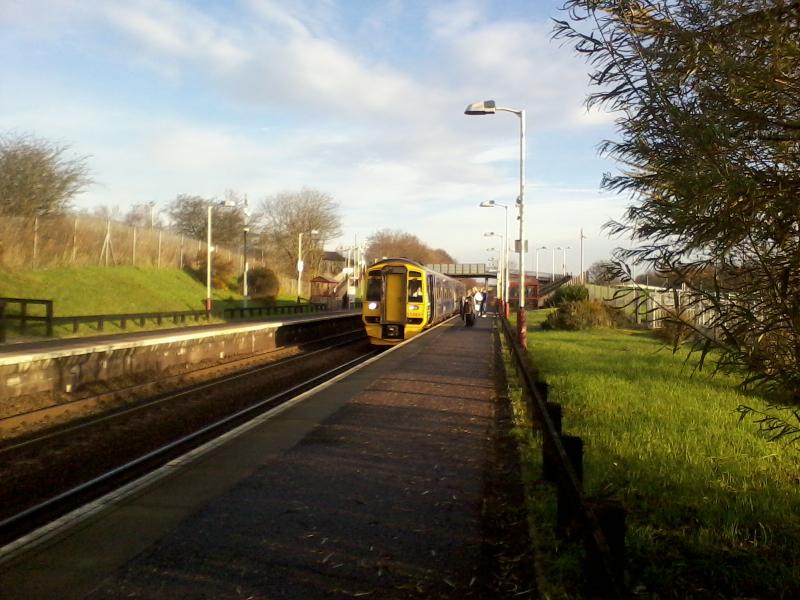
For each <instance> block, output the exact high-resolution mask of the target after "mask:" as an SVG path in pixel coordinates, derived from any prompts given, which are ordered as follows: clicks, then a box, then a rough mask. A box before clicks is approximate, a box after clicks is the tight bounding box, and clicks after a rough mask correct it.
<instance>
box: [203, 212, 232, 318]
mask: <svg viewBox="0 0 800 600" xmlns="http://www.w3.org/2000/svg"><path fill="white" fill-rule="evenodd" d="M214 206H219V207H224V208H230V207H234V206H236V202H234V201H233V200H223V201H222V202H216V203H215V202H209V203H208V222H207V225H206V312H211V253H212V252H213V251H214V247H213V246H212V245H211V211H212V210H213V209H214Z"/></svg>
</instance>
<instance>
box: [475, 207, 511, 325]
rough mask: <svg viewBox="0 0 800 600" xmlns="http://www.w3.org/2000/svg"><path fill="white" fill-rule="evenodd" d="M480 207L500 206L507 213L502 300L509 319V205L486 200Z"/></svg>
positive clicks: (504, 312) (504, 311) (502, 262)
mask: <svg viewBox="0 0 800 600" xmlns="http://www.w3.org/2000/svg"><path fill="white" fill-rule="evenodd" d="M480 206H482V207H484V208H494V207H496V206H499V207H500V208H502V209H503V210H504V211H505V215H506V229H505V232H506V233H505V237H504V238H503V240H504V243H503V244H504V245H503V260H502V261H501V265H502V268H503V274H502V277H503V290H502V293H501V294H500V298H501V299H502V300H503V314H504V315H505V316H506V317H508V298H509V296H508V283H509V276H508V205H507V204H501V203H500V202H495V201H494V200H486V201H484V202H481V203H480Z"/></svg>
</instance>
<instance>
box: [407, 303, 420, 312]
mask: <svg viewBox="0 0 800 600" xmlns="http://www.w3.org/2000/svg"><path fill="white" fill-rule="evenodd" d="M408 310H410V311H411V312H416V311H418V310H419V305H417V304H409V305H408Z"/></svg>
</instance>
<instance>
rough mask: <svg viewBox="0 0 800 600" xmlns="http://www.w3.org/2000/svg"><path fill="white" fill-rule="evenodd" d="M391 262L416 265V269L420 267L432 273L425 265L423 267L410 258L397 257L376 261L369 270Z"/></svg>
mask: <svg viewBox="0 0 800 600" xmlns="http://www.w3.org/2000/svg"><path fill="white" fill-rule="evenodd" d="M390 262H404V263H409V264H412V265H414V266H416V267H419V268H420V269H422V270H423V271H430V270H431V269H426V268H425V265H421V264H419V263H418V262H417V261H415V260H411V259H410V258H405V257H404V256H396V257H394V258H382V259H380V260H377V261H375V262H374V263H372V264H371V265H369V266H368V267H367V269H371V268H372V267H374V266H376V265H380V264H382V263H390Z"/></svg>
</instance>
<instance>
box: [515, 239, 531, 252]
mask: <svg viewBox="0 0 800 600" xmlns="http://www.w3.org/2000/svg"><path fill="white" fill-rule="evenodd" d="M514 252H516V253H517V254H519V240H514ZM527 253H528V240H525V254H527Z"/></svg>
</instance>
